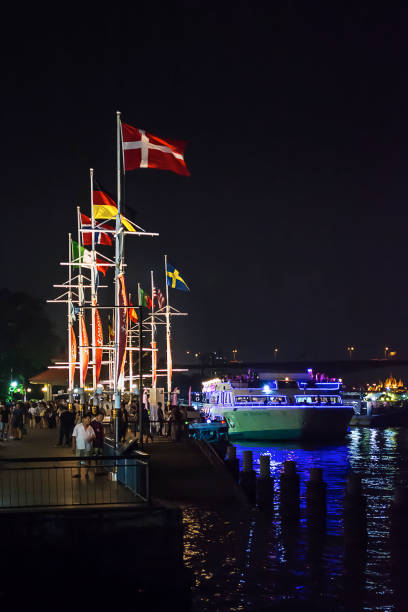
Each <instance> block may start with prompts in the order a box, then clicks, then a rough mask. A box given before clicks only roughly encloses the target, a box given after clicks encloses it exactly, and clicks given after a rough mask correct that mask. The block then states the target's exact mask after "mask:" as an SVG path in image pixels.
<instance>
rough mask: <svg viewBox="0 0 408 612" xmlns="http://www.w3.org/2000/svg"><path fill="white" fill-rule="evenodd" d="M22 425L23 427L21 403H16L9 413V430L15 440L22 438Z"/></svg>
mask: <svg viewBox="0 0 408 612" xmlns="http://www.w3.org/2000/svg"><path fill="white" fill-rule="evenodd" d="M23 425H24V411H23V407H22V405H21V402H17V404H16V405H15V406H14V408H13V411H12V413H11V420H10V429H11V433H12V434H13V436H10V438H11V437H13V438H15V439H16V440H21V439H22V438H23Z"/></svg>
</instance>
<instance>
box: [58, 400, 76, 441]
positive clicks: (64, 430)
mask: <svg viewBox="0 0 408 612" xmlns="http://www.w3.org/2000/svg"><path fill="white" fill-rule="evenodd" d="M74 425H75V413H74V411H73V410H68V406H67V405H66V404H63V405H62V406H61V412H60V416H59V438H58V442H57V444H56V446H62V445H63V444H64V443H65V446H70V443H71V438H72V431H73V429H74ZM64 440H65V442H64Z"/></svg>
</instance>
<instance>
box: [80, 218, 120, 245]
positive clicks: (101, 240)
mask: <svg viewBox="0 0 408 612" xmlns="http://www.w3.org/2000/svg"><path fill="white" fill-rule="evenodd" d="M81 226H82V230H89V231H83V232H82V242H83V244H84V245H86V246H90V245H91V244H92V231H91V230H92V220H91V218H90V217H88V216H87V215H84V213H81ZM95 229H97V230H104V229H107V230H112V231H115V228H114V227H113V225H108V224H107V223H101V224H99V225H98V226H97V227H95ZM95 244H106V245H107V246H112V238H111V237H110V236H109V234H106V233H105V232H103V231H97V232H95Z"/></svg>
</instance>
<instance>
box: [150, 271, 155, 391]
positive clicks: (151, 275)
mask: <svg viewBox="0 0 408 612" xmlns="http://www.w3.org/2000/svg"><path fill="white" fill-rule="evenodd" d="M150 279H151V282H152V318H151V321H152V326H151V338H152V340H151V347H152V389H155V388H156V372H155V370H156V367H155V364H156V363H157V353H156V354H155V352H154V349H155V348H156V343H155V340H154V279H153V270H150ZM155 360H156V361H155Z"/></svg>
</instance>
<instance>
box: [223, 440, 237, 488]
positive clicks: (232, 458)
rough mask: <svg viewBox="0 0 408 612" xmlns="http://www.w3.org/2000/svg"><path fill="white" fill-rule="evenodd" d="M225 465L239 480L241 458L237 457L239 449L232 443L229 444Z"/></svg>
mask: <svg viewBox="0 0 408 612" xmlns="http://www.w3.org/2000/svg"><path fill="white" fill-rule="evenodd" d="M225 465H226V466H227V468H228V469H229V471H230V472H231V474H232V475H233V476H234V478H235V480H236V481H237V482H238V480H239V460H238V459H237V449H236V447H235V446H233V445H232V444H229V445H228V446H227V459H226V461H225Z"/></svg>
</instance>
